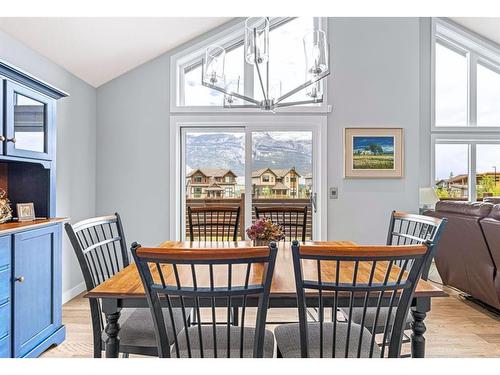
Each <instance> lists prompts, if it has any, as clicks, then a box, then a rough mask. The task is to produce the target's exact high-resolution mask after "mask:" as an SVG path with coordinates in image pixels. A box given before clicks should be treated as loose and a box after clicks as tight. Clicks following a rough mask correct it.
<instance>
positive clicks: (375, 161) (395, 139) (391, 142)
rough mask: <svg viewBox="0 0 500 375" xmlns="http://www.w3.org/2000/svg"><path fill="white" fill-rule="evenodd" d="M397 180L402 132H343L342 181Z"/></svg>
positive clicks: (401, 160)
mask: <svg viewBox="0 0 500 375" xmlns="http://www.w3.org/2000/svg"><path fill="white" fill-rule="evenodd" d="M401 177H403V129H401V128H345V129H344V178H401Z"/></svg>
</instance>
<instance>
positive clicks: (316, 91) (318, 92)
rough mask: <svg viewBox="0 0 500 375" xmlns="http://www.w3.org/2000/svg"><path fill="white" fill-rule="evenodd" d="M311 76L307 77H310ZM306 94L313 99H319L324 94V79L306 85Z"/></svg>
mask: <svg viewBox="0 0 500 375" xmlns="http://www.w3.org/2000/svg"><path fill="white" fill-rule="evenodd" d="M309 78H310V76H309V77H308V78H307V79H309ZM306 95H307V96H309V97H311V99H319V98H321V97H322V96H323V83H322V81H316V82H314V83H313V84H311V85H309V86H307V87H306Z"/></svg>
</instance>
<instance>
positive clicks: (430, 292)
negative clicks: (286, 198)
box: [85, 241, 447, 299]
mask: <svg viewBox="0 0 500 375" xmlns="http://www.w3.org/2000/svg"><path fill="white" fill-rule="evenodd" d="M307 244H314V245H333V246H343V247H344V246H345V247H346V248H349V247H355V246H357V245H356V244H355V243H354V242H352V241H330V242H324V241H321V242H319V241H317V242H307ZM250 246H252V242H251V241H239V242H189V241H167V242H163V243H162V244H161V245H160V246H159V247H161V248H165V249H168V248H183V247H186V248H187V247H190V248H193V247H200V248H201V247H202V248H221V247H224V248H237V247H250ZM307 262H310V263H309V264H308V263H307ZM367 263H369V262H367ZM380 263H381V264H380V268H379V267H377V272H375V276H374V282H377V281H380V282H381V281H382V280H383V278H384V276H385V270H386V269H385V268H384V265H383V264H382V263H383V262H380ZM353 265H354V263H353V262H342V263H341V271H340V280H341V281H342V280H345V282H352V274H353V268H354V267H353ZM370 265H371V263H369V264H366V265H365V266H364V265H363V264H362V263H360V265H359V271H358V277H361V278H362V277H363V276H362V275H363V274H364V273H366V279H368V277H369V272H370ZM259 266H260V267H262V266H261V265H257V264H255V265H253V266H252V270H251V276H250V283H252V280H255V281H257V280H259V281H260V277H261V275H262V272H261V269H260V268H259ZM166 267H169V266H167V265H166ZM179 267H180V268H179V275H180V279H181V282H182V285H191V270H190V269H188V268H187V267H186V269H185V271H184V270H183V269H182V266H179ZM197 267H198V266H197ZM200 267H203V266H200ZM216 267H223V266H214V276H215V285H216V286H217V284H219V283H220V284H219V285H227V284H224V283H225V282H227V266H225V267H224V268H223V269H222V268H219V269H218V268H216ZM239 267H241V270H239V269H238V268H239ZM303 269H304V275H305V276H306V278H307V276H308V274H311V275H312V274H314V273H315V272H316V263H312V261H304V263H303ZM323 269H324V270H323ZM323 269H322V272H321V273H322V277H323V280H325V279H326V278H328V277H331V270H329V269H328V268H327V267H323ZM154 271H155V270H153V277H155V272H154ZM245 271H246V265H233V271H232V272H233V273H232V275H233V279H232V280H233V285H241V284H239V283H240V282H241V280H242V279H243V278H244V275H245ZM172 273H173V272H165V274H170V276H171V277H172V279H173V276H172V275H171V274H172ZM197 274H198V275H199V276H197V278H198V286H200V287H201V286H204V285H203V280H204V279H206V280H208V276H206V277H204V276H203V270H201V273H199V271H198V270H197ZM397 274H398V269H397V267H395V268H394V269H393V272H392V273H391V279H393V278H394V279H395V278H397ZM205 275H208V270H207V271H205ZM169 278H170V277H169ZM169 278H168V279H167V280H166V281H167V284H170V283H171V281H172V280H170V281H169ZM218 281H219V282H218ZM207 283H208V281H207ZM295 295H296V291H295V278H294V272H293V260H292V251H291V248H290V243H280V245H279V250H278V255H277V258H276V265H275V270H274V274H273V281H272V285H271V298H278V297H295ZM446 295H447V294H446V293H445V292H443V291H442V290H441V289H439V288H437V287H436V286H434V285H433V284H431V283H429V282H427V281H424V280H420V281H419V283H418V285H417V288H416V290H415V296H416V297H444V296H446ZM85 297H89V298H117V299H129V298H145V294H144V289H143V286H142V283H141V280H140V277H139V273H138V271H137V268H136V266H135V264H131V265H129V266H128V267H126V268H124V269H123V270H122V271H120V272H119V273H118V274H116V275H115V276H113V277H111V278H110V279H108V280H107V281H105V282H104V283H102V284H101V285H99V286H97V287H96V288H94V289H92V290H91V291H90V292H88V293H87V294H86V295H85Z"/></svg>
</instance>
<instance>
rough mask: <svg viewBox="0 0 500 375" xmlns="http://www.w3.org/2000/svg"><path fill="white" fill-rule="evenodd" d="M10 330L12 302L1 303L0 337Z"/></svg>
mask: <svg viewBox="0 0 500 375" xmlns="http://www.w3.org/2000/svg"><path fill="white" fill-rule="evenodd" d="M9 331H10V303H9V301H5V302H4V303H3V304H1V303H0V337H4V336H5V335H7V334H8V333H9Z"/></svg>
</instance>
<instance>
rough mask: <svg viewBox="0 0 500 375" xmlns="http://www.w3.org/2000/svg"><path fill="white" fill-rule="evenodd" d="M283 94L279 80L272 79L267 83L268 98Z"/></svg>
mask: <svg viewBox="0 0 500 375" xmlns="http://www.w3.org/2000/svg"><path fill="white" fill-rule="evenodd" d="M281 95H283V84H282V83H281V81H279V80H272V81H271V82H270V83H269V98H271V99H278V98H279V97H280V96H281Z"/></svg>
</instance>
